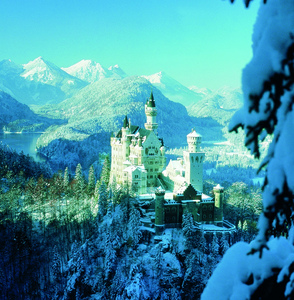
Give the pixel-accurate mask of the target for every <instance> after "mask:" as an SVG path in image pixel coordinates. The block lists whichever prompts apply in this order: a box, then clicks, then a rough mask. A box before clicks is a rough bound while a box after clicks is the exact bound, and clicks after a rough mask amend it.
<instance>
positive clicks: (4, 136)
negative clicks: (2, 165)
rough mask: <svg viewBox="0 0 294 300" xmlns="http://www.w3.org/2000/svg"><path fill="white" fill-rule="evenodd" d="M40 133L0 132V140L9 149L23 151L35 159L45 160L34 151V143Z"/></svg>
mask: <svg viewBox="0 0 294 300" xmlns="http://www.w3.org/2000/svg"><path fill="white" fill-rule="evenodd" d="M41 134H42V133H0V142H2V144H4V145H8V146H9V147H10V148H11V149H14V150H16V151H17V152H21V151H23V153H24V154H29V155H30V156H32V157H33V158H34V160H35V161H39V162H41V161H45V159H44V158H42V157H41V156H40V155H39V154H37V152H36V150H35V149H36V143H37V140H38V138H39V136H40V135H41Z"/></svg>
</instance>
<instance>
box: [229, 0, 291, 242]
mask: <svg viewBox="0 0 294 300" xmlns="http://www.w3.org/2000/svg"><path fill="white" fill-rule="evenodd" d="M252 39H253V58H252V60H251V61H250V62H249V64H248V65H247V66H246V67H245V69H244V70H243V76H242V85H243V86H242V88H243V92H244V106H243V108H242V109H241V110H240V111H239V112H238V113H237V114H236V115H235V116H234V117H233V119H232V121H231V124H230V129H231V130H234V129H237V128H238V127H243V128H244V130H245V133H246V139H245V144H246V145H247V147H248V148H249V149H251V151H252V153H254V154H255V156H257V157H259V142H260V141H261V140H263V139H264V138H265V137H266V136H267V135H271V134H273V142H272V143H271V145H270V148H269V151H268V155H267V157H266V158H265V160H264V161H263V163H262V166H265V165H267V176H266V180H265V187H264V194H263V197H264V214H263V215H262V216H261V218H260V225H259V229H260V233H259V237H258V239H257V240H258V241H259V242H262V243H265V241H266V240H267V238H268V236H267V235H268V232H269V231H268V230H269V229H271V228H272V227H274V228H275V229H276V230H277V231H278V232H283V231H287V226H288V228H289V225H290V224H291V219H290V218H291V214H292V211H293V207H292V204H293V194H294V173H293V165H294V151H293V146H294V142H293V141H294V130H293V127H294V121H293V120H294V112H293V103H294V101H293V100H294V65H293V61H294V2H293V1H292V0H285V1H279V0H271V1H268V3H267V4H265V5H264V4H261V7H260V9H259V12H258V18H257V21H256V24H255V26H254V33H253V38H252ZM274 220H275V222H274ZM256 247H258V246H257V245H256Z"/></svg>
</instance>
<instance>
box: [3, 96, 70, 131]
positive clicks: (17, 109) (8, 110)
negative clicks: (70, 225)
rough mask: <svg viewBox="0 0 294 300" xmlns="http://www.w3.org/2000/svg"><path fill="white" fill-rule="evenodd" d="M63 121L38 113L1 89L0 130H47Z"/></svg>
mask: <svg viewBox="0 0 294 300" xmlns="http://www.w3.org/2000/svg"><path fill="white" fill-rule="evenodd" d="M62 122H64V121H61V120H58V119H55V120H52V119H49V118H47V117H46V116H44V117H42V116H38V115H36V114H35V113H34V112H33V111H32V110H31V109H30V108H29V107H28V106H27V105H25V104H22V103H20V102H18V101H17V100H15V99H14V98H13V97H11V96H10V95H8V94H6V93H5V92H3V91H1V90H0V132H3V131H9V132H34V131H45V130H46V129H47V128H48V127H49V126H50V125H52V124H62Z"/></svg>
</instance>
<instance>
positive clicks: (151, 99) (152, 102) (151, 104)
mask: <svg viewBox="0 0 294 300" xmlns="http://www.w3.org/2000/svg"><path fill="white" fill-rule="evenodd" d="M146 104H147V106H148V107H155V101H154V96H153V91H152V89H151V94H150V97H149V99H147V103H146Z"/></svg>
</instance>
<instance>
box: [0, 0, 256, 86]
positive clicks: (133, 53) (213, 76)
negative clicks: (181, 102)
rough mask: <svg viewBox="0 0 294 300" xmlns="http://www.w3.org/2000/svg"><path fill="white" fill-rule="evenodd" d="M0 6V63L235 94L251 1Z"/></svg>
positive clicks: (95, 0)
mask: <svg viewBox="0 0 294 300" xmlns="http://www.w3.org/2000/svg"><path fill="white" fill-rule="evenodd" d="M235 2H236V3H234V4H233V5H232V4H230V3H229V1H228V0H227V1H223V0H125V1H124V0H83V1H82V0H70V1H69V0H62V1H61V0H25V1H24V0H1V1H0V40H1V45H0V60H2V59H11V60H12V61H14V62H15V63H18V64H23V63H27V62H29V61H30V60H33V59H35V58H36V57H38V56H42V57H43V58H44V59H47V60H49V61H51V62H53V63H55V64H56V65H57V66H59V67H69V66H70V65H73V64H74V63H77V62H78V61H80V60H82V59H92V60H94V61H96V62H99V63H101V64H102V65H103V66H105V67H109V66H110V65H115V64H119V66H120V67H121V68H122V69H123V70H124V71H125V72H126V73H127V74H129V75H150V74H153V73H156V72H159V71H165V72H166V73H167V74H169V75H170V76H172V77H173V78H175V79H176V80H178V81H179V82H181V83H182V84H184V85H186V86H190V85H196V86H198V87H207V88H211V89H216V88H219V87H222V86H224V85H227V86H233V87H238V86H240V82H241V69H242V68H243V67H244V65H245V64H246V63H247V62H248V61H249V59H250V57H251V55H252V54H251V34H252V30H253V24H254V21H255V18H256V15H257V10H258V4H259V1H258V0H255V1H254V2H253V4H252V5H251V6H250V8H249V9H245V8H244V5H243V1H242V0H235Z"/></svg>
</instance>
